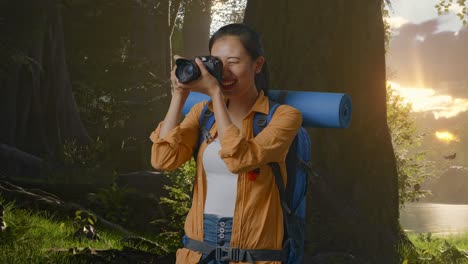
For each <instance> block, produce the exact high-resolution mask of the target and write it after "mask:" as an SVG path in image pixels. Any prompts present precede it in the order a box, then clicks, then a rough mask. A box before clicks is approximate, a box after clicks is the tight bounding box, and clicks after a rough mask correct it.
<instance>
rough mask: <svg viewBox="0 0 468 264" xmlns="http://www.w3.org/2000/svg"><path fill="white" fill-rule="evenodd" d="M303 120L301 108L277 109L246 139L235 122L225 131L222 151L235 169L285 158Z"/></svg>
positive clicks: (225, 159) (235, 170)
mask: <svg viewBox="0 0 468 264" xmlns="http://www.w3.org/2000/svg"><path fill="white" fill-rule="evenodd" d="M301 124H302V115H301V112H300V111H299V110H297V109H295V108H293V107H291V106H288V105H281V106H279V107H278V109H276V111H275V113H274V114H273V117H272V119H271V121H270V123H269V124H268V125H267V126H266V127H265V128H264V129H263V130H262V132H260V133H259V134H258V135H257V136H256V137H254V138H251V139H247V138H246V136H245V135H243V134H242V132H241V131H240V130H239V129H238V128H237V127H236V126H235V125H233V124H232V125H230V126H229V127H228V128H227V129H226V130H225V132H224V137H223V139H222V141H221V150H220V151H219V155H220V156H221V158H222V159H223V160H224V162H225V163H226V166H227V167H228V169H229V170H230V171H231V172H233V173H243V172H246V171H250V170H252V169H255V168H258V167H260V166H263V165H265V164H268V163H270V162H280V161H282V160H284V158H285V157H286V154H287V152H288V150H289V146H290V145H291V143H292V141H293V140H294V137H295V136H296V134H297V133H298V131H299V128H300V127H301Z"/></svg>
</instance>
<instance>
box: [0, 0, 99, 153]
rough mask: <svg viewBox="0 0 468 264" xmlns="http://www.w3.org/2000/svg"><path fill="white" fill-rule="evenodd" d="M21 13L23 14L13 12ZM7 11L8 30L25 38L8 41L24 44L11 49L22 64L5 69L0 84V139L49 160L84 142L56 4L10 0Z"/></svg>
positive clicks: (87, 139)
mask: <svg viewBox="0 0 468 264" xmlns="http://www.w3.org/2000/svg"><path fill="white" fill-rule="evenodd" d="M23 2H24V3H23ZM26 2H27V3H26ZM22 9H23V11H25V13H26V14H23V13H22V14H18V12H19V11H20V10H22ZM25 9H26V10H25ZM8 11H10V13H9V14H7V15H6V16H7V17H6V19H5V23H6V25H7V27H8V28H9V29H10V30H12V31H13V32H15V33H13V34H16V35H14V36H19V37H23V38H26V39H25V40H23V41H24V42H23V43H21V41H20V40H18V39H15V40H13V43H14V42H15V41H17V42H18V43H21V44H24V45H23V46H19V47H15V49H18V50H20V53H21V54H22V55H21V59H22V61H21V62H18V61H17V62H18V63H13V64H11V65H9V67H8V69H7V71H8V75H6V76H4V77H3V80H0V83H1V84H2V86H3V87H2V89H0V90H1V91H0V93H1V96H0V98H1V99H0V100H1V103H0V105H1V109H2V111H1V113H2V114H1V115H0V123H1V124H2V130H1V132H0V141H1V142H3V143H6V144H8V145H11V146H14V147H17V148H19V149H21V150H23V151H26V152H30V153H33V154H35V155H39V156H49V157H56V156H57V154H58V153H59V150H60V149H61V147H62V145H63V144H64V142H65V141H66V140H76V141H77V142H78V143H81V144H85V143H88V142H89V141H90V139H89V137H88V134H87V131H86V129H85V128H84V126H83V124H82V123H81V120H80V117H79V113H78V109H77V105H76V103H75V99H74V97H73V93H72V87H71V83H70V78H69V75H68V69H67V64H66V61H65V48H64V41H63V28H62V17H61V12H60V4H59V2H58V1H56V0H50V1H47V3H43V2H33V3H31V2H30V1H19V2H15V1H10V3H9V4H8ZM28 14H31V16H33V17H28ZM23 27H24V28H23ZM18 30H23V31H22V32H21V33H19V32H18ZM26 30H27V31H26ZM25 32H27V33H25ZM24 35H28V36H24Z"/></svg>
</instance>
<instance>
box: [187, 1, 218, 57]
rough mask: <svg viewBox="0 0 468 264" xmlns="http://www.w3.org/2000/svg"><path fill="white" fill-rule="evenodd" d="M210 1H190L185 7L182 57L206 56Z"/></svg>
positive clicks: (207, 51) (208, 36) (208, 38)
mask: <svg viewBox="0 0 468 264" xmlns="http://www.w3.org/2000/svg"><path fill="white" fill-rule="evenodd" d="M211 5H212V0H191V1H189V2H188V4H187V6H186V7H185V14H184V24H183V27H182V38H183V48H184V52H183V54H182V55H183V56H184V57H187V58H194V57H195V56H200V55H208V54H209V50H208V42H209V40H210V25H211Z"/></svg>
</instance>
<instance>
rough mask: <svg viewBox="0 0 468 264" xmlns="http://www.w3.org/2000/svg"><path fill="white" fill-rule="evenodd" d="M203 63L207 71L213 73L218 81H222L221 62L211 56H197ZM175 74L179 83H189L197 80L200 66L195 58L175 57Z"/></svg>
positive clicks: (199, 74)
mask: <svg viewBox="0 0 468 264" xmlns="http://www.w3.org/2000/svg"><path fill="white" fill-rule="evenodd" d="M198 58H199V59H200V60H201V61H202V62H203V64H204V65H205V67H206V69H207V70H208V72H209V73H210V74H211V75H213V76H214V77H215V78H216V79H217V80H218V82H219V83H222V82H223V62H222V61H221V60H220V59H218V58H216V57H213V56H199V57H198ZM176 65H177V68H176V71H175V76H176V77H177V79H178V80H179V82H181V83H189V82H191V81H194V80H197V79H198V78H200V76H201V71H200V68H199V67H198V65H197V63H196V62H195V60H187V59H182V58H181V59H177V60H176Z"/></svg>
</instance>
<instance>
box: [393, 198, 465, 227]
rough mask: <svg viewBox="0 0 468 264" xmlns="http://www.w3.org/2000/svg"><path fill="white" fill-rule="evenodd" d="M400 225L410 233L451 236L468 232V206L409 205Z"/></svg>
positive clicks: (401, 212)
mask: <svg viewBox="0 0 468 264" xmlns="http://www.w3.org/2000/svg"><path fill="white" fill-rule="evenodd" d="M400 223H401V225H402V226H403V228H404V229H405V230H406V231H408V232H415V233H433V234H437V235H450V234H457V233H467V232H468V205H467V204H436V203H407V204H406V206H405V208H403V209H401V210H400Z"/></svg>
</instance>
